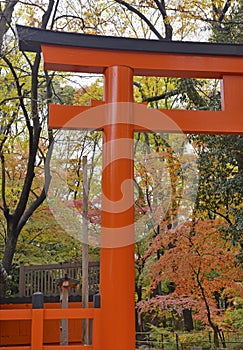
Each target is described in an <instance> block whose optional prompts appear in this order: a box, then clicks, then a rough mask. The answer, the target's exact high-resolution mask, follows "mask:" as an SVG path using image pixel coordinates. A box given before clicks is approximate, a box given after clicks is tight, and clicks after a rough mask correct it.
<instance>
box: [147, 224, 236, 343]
mask: <svg viewBox="0 0 243 350" xmlns="http://www.w3.org/2000/svg"><path fill="white" fill-rule="evenodd" d="M221 226H222V223H220V222H219V221H218V222H215V221H214V220H212V221H210V220H207V221H205V220H204V221H200V220H198V221H194V222H193V221H192V222H187V223H185V224H184V225H182V226H179V227H178V228H177V229H174V230H165V231H164V232H163V233H161V234H160V235H159V236H157V237H156V240H154V241H153V243H152V244H151V245H150V246H149V247H148V251H147V254H149V255H151V252H156V251H157V249H158V246H159V247H160V248H162V249H163V254H162V255H161V256H160V259H159V260H157V261H156V262H153V264H151V266H150V273H149V274H150V277H151V284H150V286H151V288H152V289H154V288H155V287H156V285H157V284H158V283H159V282H161V281H163V280H165V279H166V278H169V279H170V280H171V281H173V283H174V286H175V291H174V292H173V294H168V295H167V296H157V297H154V298H152V299H150V300H148V301H146V302H141V303H140V308H142V309H143V308H144V309H146V308H147V307H148V306H149V307H150V310H151V309H153V308H162V309H163V308H164V310H166V308H168V306H169V305H171V300H173V299H174V304H173V303H172V305H171V306H170V308H171V309H173V308H174V310H176V311H180V312H181V311H182V310H183V309H184V308H185V305H186V308H193V310H194V313H195V316H196V317H197V318H199V319H200V320H201V321H202V322H204V323H206V324H207V325H208V326H209V327H211V329H212V330H213V332H214V343H215V346H216V347H219V342H220V340H221V342H223V338H222V337H221V333H220V319H222V315H223V313H224V310H222V309H220V307H219V305H218V304H217V303H218V300H219V298H232V297H235V296H241V297H242V295H243V287H242V283H241V281H242V269H241V268H240V266H239V264H238V261H237V259H236V255H237V253H238V251H239V250H238V248H234V249H233V248H232V247H231V246H230V243H228V242H226V241H225V240H224V239H223V237H222V235H221V232H220V228H221Z"/></svg>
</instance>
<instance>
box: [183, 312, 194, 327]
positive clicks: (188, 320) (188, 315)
mask: <svg viewBox="0 0 243 350" xmlns="http://www.w3.org/2000/svg"><path fill="white" fill-rule="evenodd" d="M183 318H184V329H185V331H187V332H190V331H192V330H193V320H192V310H191V309H184V310H183Z"/></svg>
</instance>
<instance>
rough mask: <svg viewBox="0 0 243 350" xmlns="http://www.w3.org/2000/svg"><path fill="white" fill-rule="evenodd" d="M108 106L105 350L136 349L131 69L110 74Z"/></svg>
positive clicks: (120, 68)
mask: <svg viewBox="0 0 243 350" xmlns="http://www.w3.org/2000/svg"><path fill="white" fill-rule="evenodd" d="M105 102H106V107H107V111H106V112H107V113H106V123H105V126H104V139H103V173H102V195H103V199H102V220H101V221H102V231H101V258H100V269H101V271H100V278H101V283H100V292H101V316H102V317H101V350H114V349H115V350H125V349H126V350H134V349H135V316H134V315H135V310H134V204H133V202H134V197H133V153H134V150H133V131H134V130H133V125H132V110H131V109H132V107H131V106H132V104H131V103H129V102H133V70H132V69H131V68H129V67H125V66H113V67H108V68H107V69H106V71H105ZM121 102H128V103H127V104H126V103H124V104H122V103H121ZM121 106H122V107H121ZM123 186H124V187H123Z"/></svg>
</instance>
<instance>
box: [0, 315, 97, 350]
mask: <svg viewBox="0 0 243 350" xmlns="http://www.w3.org/2000/svg"><path fill="white" fill-rule="evenodd" d="M100 311H101V310H100V309H98V308H97V309H96V308H88V309H81V308H78V309H30V310H24V309H21V310H18V309H15V310H0V320H1V321H16V320H17V321H24V322H26V321H31V343H30V345H24V346H21V345H19V346H18V345H15V346H1V345H0V349H1V350H37V349H38V350H68V349H70V350H84V349H85V350H99V344H100ZM84 318H86V319H91V320H93V337H92V345H81V344H70V345H57V344H55V345H50V344H49V345H48V344H43V333H44V332H43V330H44V321H45V320H61V319H69V320H71V319H72V320H74V319H84Z"/></svg>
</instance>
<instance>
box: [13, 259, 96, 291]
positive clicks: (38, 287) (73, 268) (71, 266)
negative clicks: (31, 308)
mask: <svg viewBox="0 0 243 350" xmlns="http://www.w3.org/2000/svg"><path fill="white" fill-rule="evenodd" d="M65 273H67V274H68V276H69V277H71V278H75V279H79V280H80V284H79V286H78V287H77V288H75V289H72V288H70V291H69V294H70V295H81V294H82V293H81V290H82V284H81V281H82V264H81V263H65V264H53V265H33V266H25V265H23V264H21V265H20V272H19V296H20V297H31V296H32V294H34V293H36V292H42V293H43V294H44V295H45V296H56V295H59V289H58V286H57V284H56V280H57V279H59V278H61V277H63V276H64V275H65ZM99 275H100V268H99V262H89V294H90V295H92V294H94V293H95V292H96V291H97V290H98V289H99Z"/></svg>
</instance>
